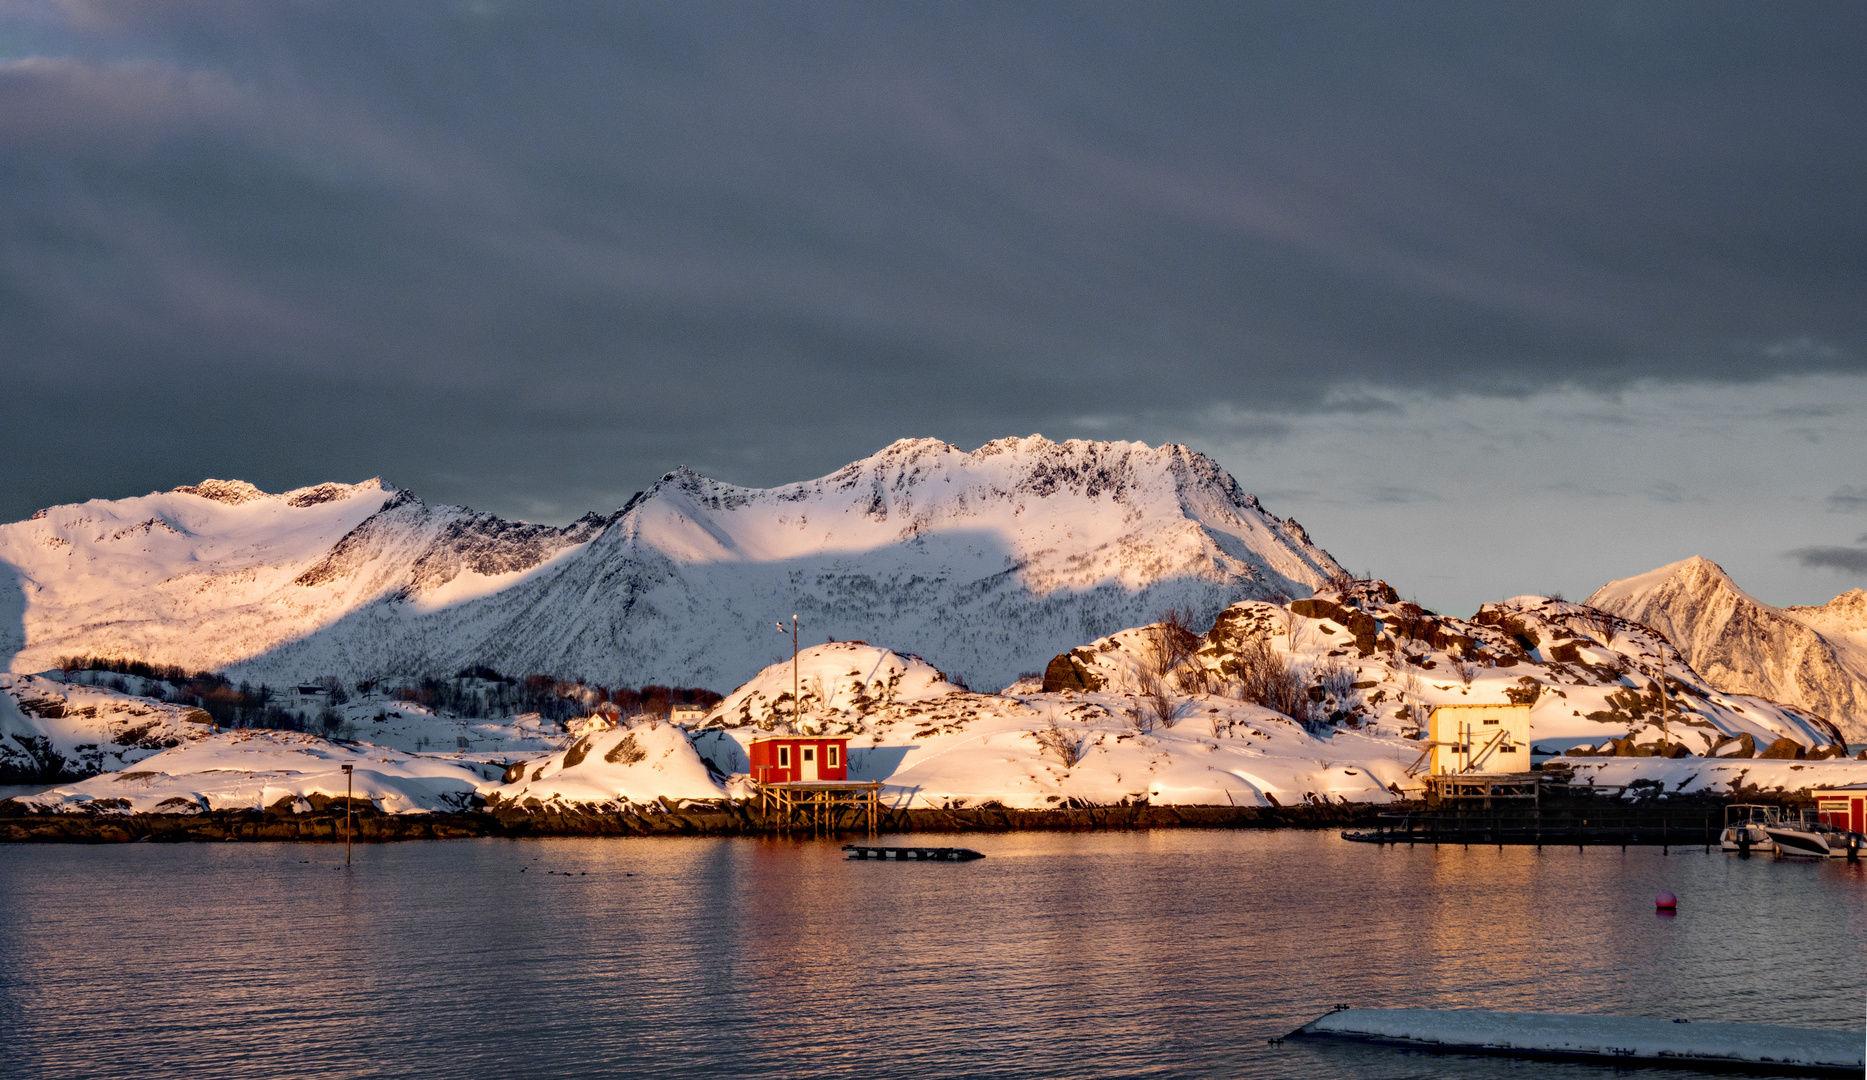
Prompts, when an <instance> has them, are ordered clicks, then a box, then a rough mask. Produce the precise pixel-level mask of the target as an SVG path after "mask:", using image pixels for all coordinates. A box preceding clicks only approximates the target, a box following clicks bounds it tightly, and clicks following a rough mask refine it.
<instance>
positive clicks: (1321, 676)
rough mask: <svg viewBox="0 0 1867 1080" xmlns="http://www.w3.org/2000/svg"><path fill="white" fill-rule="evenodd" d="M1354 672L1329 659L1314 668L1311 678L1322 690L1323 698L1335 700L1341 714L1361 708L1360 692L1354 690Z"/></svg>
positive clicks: (1345, 665) (1339, 662) (1342, 664)
mask: <svg viewBox="0 0 1867 1080" xmlns="http://www.w3.org/2000/svg"><path fill="white" fill-rule="evenodd" d="M1356 674H1357V673H1356V671H1355V669H1354V668H1352V667H1349V666H1348V665H1347V664H1345V663H1343V662H1342V661H1340V660H1338V659H1335V658H1334V657H1331V658H1329V659H1327V660H1324V661H1323V662H1322V663H1321V664H1318V665H1317V666H1316V670H1315V672H1314V673H1313V677H1314V678H1315V680H1316V685H1317V686H1320V687H1321V688H1322V692H1323V696H1324V697H1326V698H1334V699H1335V707H1336V708H1337V709H1340V710H1341V711H1343V712H1350V713H1352V712H1355V711H1357V710H1359V709H1360V708H1361V704H1362V703H1361V691H1360V690H1357V689H1356V688H1355V676H1356Z"/></svg>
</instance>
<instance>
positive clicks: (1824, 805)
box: [1814, 784, 1867, 832]
mask: <svg viewBox="0 0 1867 1080" xmlns="http://www.w3.org/2000/svg"><path fill="white" fill-rule="evenodd" d="M1814 795H1815V813H1816V816H1817V817H1819V818H1821V820H1823V821H1825V822H1827V823H1828V824H1830V825H1833V826H1835V827H1836V828H1838V829H1846V830H1848V831H1849V832H1867V785H1864V784H1849V785H1847V786H1846V787H1838V788H1830V789H1828V790H1826V791H1823V790H1821V789H1819V788H1818V789H1816V791H1815V792H1814Z"/></svg>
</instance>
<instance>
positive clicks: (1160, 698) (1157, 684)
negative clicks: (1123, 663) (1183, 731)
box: [1130, 671, 1185, 733]
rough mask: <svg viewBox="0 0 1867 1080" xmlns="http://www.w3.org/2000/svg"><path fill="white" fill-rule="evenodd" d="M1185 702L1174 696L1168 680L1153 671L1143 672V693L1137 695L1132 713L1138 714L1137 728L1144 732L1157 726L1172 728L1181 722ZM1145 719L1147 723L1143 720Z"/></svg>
mask: <svg viewBox="0 0 1867 1080" xmlns="http://www.w3.org/2000/svg"><path fill="white" fill-rule="evenodd" d="M1184 707H1185V702H1183V701H1181V700H1180V699H1179V698H1176V697H1174V696H1173V694H1172V693H1171V692H1170V691H1169V690H1168V687H1167V681H1166V680H1165V679H1163V678H1161V677H1160V676H1158V675H1156V674H1154V673H1153V672H1151V671H1144V672H1142V673H1141V693H1140V694H1138V695H1137V696H1136V701H1135V707H1134V708H1133V709H1131V710H1130V712H1131V713H1135V714H1138V717H1139V719H1136V720H1135V728H1136V730H1138V731H1141V732H1143V733H1145V732H1149V731H1152V730H1154V729H1155V728H1157V727H1165V728H1170V727H1172V726H1173V725H1174V724H1176V723H1178V722H1179V719H1180V714H1181V712H1182V711H1183V709H1184ZM1143 719H1144V720H1145V724H1143V723H1142V722H1141V720H1143Z"/></svg>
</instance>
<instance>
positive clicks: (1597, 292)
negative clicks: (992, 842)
mask: <svg viewBox="0 0 1867 1080" xmlns="http://www.w3.org/2000/svg"><path fill="white" fill-rule="evenodd" d="M1863 55H1867V8H1863V7H1862V6H1861V5H1859V4H1854V3H1840V2H1836V3H1789V4H1784V3H1749V4H1730V3H1706V2H1693V3H1678V4H1670V3H1612V4H1610V3H1602V4H1573V5H1568V4H1538V5H1499V4H1479V3H1472V4H1409V5H1391V4H1382V5H1375V4H1368V5H1318V4H1306V3H1292V4H1288V5H1263V4H1250V3H1242V2H1238V0H1226V2H1221V3H1211V4H1177V3H1147V4H1141V3H1133V4H1123V5H1101V4H1093V3H1086V2H1080V0H1071V2H1068V3H1055V4H1044V3H1025V4H1009V3H991V4H979V5H968V4H964V3H956V2H940V3H924V4H921V3H888V4H876V3H867V4H854V3H852V4H837V3H818V2H802V0H789V2H785V3H773V4H758V3H751V2H737V3H732V4H719V5H705V4H700V3H694V2H691V0H683V2H680V3H669V4H629V3H614V2H605V3H592V4H574V3H556V4H517V3H510V4H508V3H500V2H497V0H474V2H465V3H425V4H422V3H398V4H381V3H373V2H372V3H357V4H322V3H309V2H307V3H292V4H251V3H246V2H235V0H228V2H225V3H219V2H213V0H191V2H186V3H182V2H176V3H163V4H148V3H121V4H119V3H113V2H96V0H64V2H58V3H52V2H46V3H36V2H31V0H0V350H3V355H4V356H5V357H6V360H7V369H8V372H9V377H8V379H7V384H6V387H5V389H6V393H5V394H4V396H0V401H3V402H4V404H0V410H3V411H0V451H3V452H4V454H5V458H6V466H7V472H6V482H5V485H4V490H3V491H0V517H4V518H6V519H14V518H18V517H22V516H24V515H26V514H28V513H30V512H31V511H32V510H33V509H35V508H37V507H39V506H43V505H47V504H51V503H56V502H69V501H77V500H81V499H84V498H89V497H98V496H112V497H114V496H122V495H129V494H140V493H142V492H145V491H148V490H151V489H157V488H167V487H172V486H174V485H176V484H179V483H185V482H192V481H196V480H199V479H201V478H202V477H205V476H210V475H212V476H220V477H226V476H237V477H241V478H244V479H248V480H251V481H253V482H255V483H257V484H260V485H261V486H262V487H266V488H268V489H272V490H279V489H283V488H287V487H293V486H298V485H302V484H308V483H313V482H318V481H322V480H326V479H345V480H355V479H361V478H364V477H367V476H371V475H376V474H382V475H384V476H386V477H387V478H389V479H390V480H392V481H393V482H395V483H398V484H401V485H403V486H406V487H409V488H411V489H413V490H415V491H417V492H418V493H420V494H421V495H422V496H423V497H425V498H427V499H429V500H430V501H449V502H461V503H467V504H470V505H473V506H476V507H480V508H484V509H489V510H494V511H497V512H500V513H504V514H507V515H509V516H519V517H526V518H529V519H532V520H544V521H562V520H568V519H569V518H571V517H574V516H576V515H577V514H579V513H581V512H583V511H584V510H586V509H599V510H607V509H611V508H613V507H615V506H617V505H619V504H620V503H621V502H622V501H624V500H625V499H627V497H628V496H629V495H630V493H632V492H633V491H635V490H637V489H639V488H642V487H644V486H646V485H647V484H649V483H651V482H652V481H653V480H654V478H655V477H656V476H658V475H660V474H661V473H662V472H664V471H666V470H667V469H669V468H671V467H673V466H675V465H677V464H687V465H689V466H692V467H693V468H696V469H698V470H700V471H702V472H705V473H708V474H710V475H714V476H718V477H720V478H722V479H727V480H731V481H735V482H739V483H746V484H757V485H766V484H774V483H781V482H785V481H789V480H796V479H803V478H806V477H811V476H816V475H821V474H823V473H827V472H829V471H831V470H833V469H834V468H836V467H837V466H838V465H840V464H842V463H844V462H846V461H848V460H851V459H853V458H856V457H859V456H862V455H864V454H867V453H870V452H873V451H874V450H875V449H877V448H879V447H880V446H882V445H884V444H886V443H888V442H889V441H891V440H893V439H895V438H898V437H902V436H935V437H939V438H944V439H947V440H948V441H951V442H954V443H956V444H958V445H960V446H962V447H965V448H968V449H970V448H971V447H973V446H976V445H978V444H979V443H981V442H984V441H986V440H988V439H991V438H994V437H998V436H1002V435H1010V434H1029V433H1031V432H1042V433H1043V434H1046V435H1049V436H1051V437H1053V438H1059V439H1061V438H1067V437H1073V436H1081V437H1094V438H1144V439H1148V440H1149V441H1153V442H1159V441H1163V440H1174V441H1181V442H1187V443H1189V444H1191V445H1193V446H1195V447H1198V448H1200V449H1204V450H1207V451H1208V452H1211V453H1213V454H1214V455H1215V456H1217V457H1218V458H1219V459H1220V460H1221V461H1222V462H1223V463H1224V464H1226V465H1227V466H1228V467H1229V468H1231V469H1232V471H1233V472H1234V473H1235V474H1236V475H1237V476H1238V477H1239V479H1240V481H1241V482H1242V483H1244V484H1245V486H1246V487H1247V488H1249V489H1252V490H1255V491H1257V492H1258V493H1260V494H1261V495H1262V496H1263V497H1264V499H1265V500H1266V503H1267V505H1268V506H1269V507H1270V508H1271V509H1272V510H1273V511H1275V512H1278V513H1282V514H1291V515H1295V516H1297V517H1298V518H1299V519H1301V520H1303V521H1304V522H1305V524H1306V525H1308V526H1309V527H1310V528H1311V531H1312V533H1313V534H1314V535H1315V538H1316V539H1317V541H1318V542H1320V543H1322V544H1323V545H1324V546H1326V547H1328V548H1330V549H1331V550H1332V551H1334V552H1335V553H1336V554H1337V555H1338V556H1339V557H1341V558H1342V559H1343V560H1344V561H1346V562H1348V563H1349V564H1351V565H1352V566H1354V567H1355V568H1356V569H1366V570H1372V571H1374V572H1376V573H1379V574H1382V575H1383V576H1387V577H1388V578H1389V579H1390V580H1392V581H1394V582H1395V584H1396V586H1397V587H1399V588H1400V589H1401V590H1402V591H1403V592H1410V593H1412V594H1414V595H1416V596H1418V597H1419V598H1420V599H1421V600H1422V601H1423V602H1427V603H1429V604H1432V605H1434V606H1438V607H1442V608H1445V609H1448V610H1469V608H1470V607H1472V606H1474V605H1475V604H1476V603H1477V602H1478V601H1480V600H1483V599H1489V598H1494V597H1496V596H1501V595H1509V594H1511V593H1514V592H1522V591H1531V590H1539V591H1543V590H1550V589H1561V590H1564V591H1566V592H1568V593H1569V594H1570V595H1571V596H1572V597H1577V596H1579V595H1580V594H1581V593H1585V592H1587V591H1588V590H1589V589H1591V588H1592V587H1594V586H1595V585H1598V584H1600V583H1601V582H1602V581H1604V580H1606V579H1607V578H1608V577H1612V576H1622V575H1625V574H1629V573H1635V572H1639V571H1641V570H1645V569H1648V568H1650V567H1651V566H1653V565H1657V564H1658V563H1660V562H1664V561H1670V560H1671V559H1675V558H1682V557H1684V556H1686V555H1690V554H1703V555H1706V556H1708V557H1710V558H1713V559H1716V560H1718V561H1720V562H1722V563H1724V564H1725V565H1726V567H1727V568H1728V569H1730V570H1732V572H1733V573H1734V574H1736V575H1737V576H1738V580H1739V581H1740V582H1741V583H1743V584H1745V585H1746V586H1747V587H1749V588H1751V589H1752V591H1753V592H1756V593H1757V594H1758V595H1759V596H1761V597H1762V598H1764V599H1766V600H1770V601H1772V602H1777V603H1789V602H1811V601H1820V600H1822V599H1825V598H1826V597H1827V596H1830V595H1832V594H1833V593H1835V592H1837V591H1839V590H1840V589H1842V588H1845V587H1851V586H1854V585H1859V584H1867V476H1863V475H1862V470H1861V464H1862V463H1863V461H1867V457H1864V456H1863V451H1864V450H1867V436H1864V435H1863V432H1867V422H1863V421H1867V196H1864V195H1863V193H1864V192H1867V64H1864V63H1863V62H1862V59H1861V58H1862V56H1863Z"/></svg>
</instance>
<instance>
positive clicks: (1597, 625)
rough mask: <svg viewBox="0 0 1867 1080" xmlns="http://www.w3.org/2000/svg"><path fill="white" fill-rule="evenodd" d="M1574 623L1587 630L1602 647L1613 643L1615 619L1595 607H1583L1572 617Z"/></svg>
mask: <svg viewBox="0 0 1867 1080" xmlns="http://www.w3.org/2000/svg"><path fill="white" fill-rule="evenodd" d="M1573 618H1574V620H1575V621H1576V622H1579V623H1581V624H1582V625H1583V626H1584V627H1587V628H1588V631H1589V633H1590V634H1592V635H1593V636H1594V638H1595V640H1596V641H1598V642H1600V643H1601V644H1603V645H1612V644H1613V643H1614V631H1615V625H1614V624H1615V622H1616V620H1615V618H1614V616H1613V615H1610V614H1608V613H1607V612H1605V611H1603V610H1601V609H1600V608H1595V607H1585V608H1583V609H1582V610H1580V611H1578V612H1576V613H1575V614H1574V616H1573Z"/></svg>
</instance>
